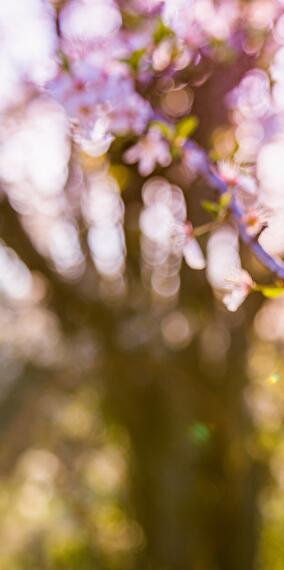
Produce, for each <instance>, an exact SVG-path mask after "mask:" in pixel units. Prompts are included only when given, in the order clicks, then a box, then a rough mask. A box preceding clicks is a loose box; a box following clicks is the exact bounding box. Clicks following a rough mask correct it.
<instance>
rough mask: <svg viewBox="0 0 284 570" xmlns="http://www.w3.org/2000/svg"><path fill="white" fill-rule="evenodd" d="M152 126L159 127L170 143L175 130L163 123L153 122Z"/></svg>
mask: <svg viewBox="0 0 284 570" xmlns="http://www.w3.org/2000/svg"><path fill="white" fill-rule="evenodd" d="M150 126H151V127H157V128H158V129H159V130H160V131H161V133H162V135H163V137H165V139H167V140H169V141H171V140H172V139H173V134H174V133H173V129H172V128H171V127H170V126H169V125H167V123H163V121H152V122H151V125H150Z"/></svg>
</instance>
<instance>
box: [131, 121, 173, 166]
mask: <svg viewBox="0 0 284 570" xmlns="http://www.w3.org/2000/svg"><path fill="white" fill-rule="evenodd" d="M124 159H125V161H126V162H127V163H129V164H134V163H135V162H138V163H139V165H138V170H139V172H140V174H141V176H148V175H149V174H151V172H153V170H154V169H155V167H156V164H160V165H161V166H164V167H166V166H169V164H170V163H171V160H172V159H171V154H170V150H169V145H168V143H167V142H166V141H165V140H164V139H163V137H162V135H161V133H160V131H159V130H158V129H156V128H154V127H152V128H150V129H149V131H148V133H147V134H146V135H145V136H143V137H141V139H140V140H139V141H138V142H137V143H136V144H135V145H134V146H132V147H130V148H129V149H128V150H127V151H126V152H125V153H124Z"/></svg>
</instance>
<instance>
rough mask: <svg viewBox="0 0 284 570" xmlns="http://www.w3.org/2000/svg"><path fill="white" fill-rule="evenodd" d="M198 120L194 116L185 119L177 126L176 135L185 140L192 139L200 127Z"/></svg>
mask: <svg viewBox="0 0 284 570" xmlns="http://www.w3.org/2000/svg"><path fill="white" fill-rule="evenodd" d="M198 122H199V121H198V118H197V117H195V116H194V115H190V116H189V117H184V118H183V119H181V121H179V122H178V123H177V125H176V135H177V136H178V137H181V138H183V139H187V138H188V137H190V136H191V135H192V134H193V133H194V131H195V129H196V128H197V127H198Z"/></svg>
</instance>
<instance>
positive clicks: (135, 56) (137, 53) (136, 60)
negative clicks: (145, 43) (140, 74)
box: [121, 49, 145, 71]
mask: <svg viewBox="0 0 284 570" xmlns="http://www.w3.org/2000/svg"><path fill="white" fill-rule="evenodd" d="M144 53H145V49H136V50H134V51H133V52H132V54H131V55H130V56H129V57H127V58H125V59H122V60H121V61H122V62H123V63H127V64H128V65H129V67H131V69H133V71H137V69H138V67H139V64H140V61H141V58H142V56H143V55H144Z"/></svg>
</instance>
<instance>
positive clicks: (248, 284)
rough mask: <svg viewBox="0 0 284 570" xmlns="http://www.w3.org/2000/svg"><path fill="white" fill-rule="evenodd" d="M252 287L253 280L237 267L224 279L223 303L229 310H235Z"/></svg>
mask: <svg viewBox="0 0 284 570" xmlns="http://www.w3.org/2000/svg"><path fill="white" fill-rule="evenodd" d="M252 287H253V280H252V278H251V276H250V275H249V273H248V272H247V271H245V270H244V269H239V270H238V271H236V272H235V274H233V275H232V278H229V279H227V280H226V284H225V288H226V292H225V294H224V296H223V303H224V305H225V306H226V307H227V309H228V310H229V311H232V312H235V311H237V309H238V308H239V307H240V306H241V305H242V303H243V302H244V300H245V299H246V297H247V296H248V294H249V292H250V291H251V289H252Z"/></svg>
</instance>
